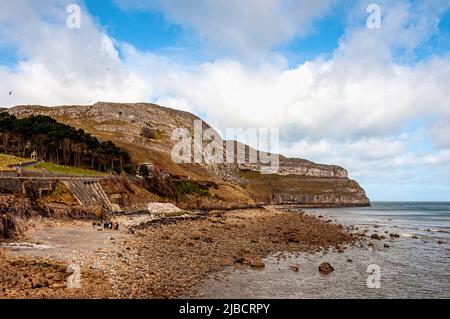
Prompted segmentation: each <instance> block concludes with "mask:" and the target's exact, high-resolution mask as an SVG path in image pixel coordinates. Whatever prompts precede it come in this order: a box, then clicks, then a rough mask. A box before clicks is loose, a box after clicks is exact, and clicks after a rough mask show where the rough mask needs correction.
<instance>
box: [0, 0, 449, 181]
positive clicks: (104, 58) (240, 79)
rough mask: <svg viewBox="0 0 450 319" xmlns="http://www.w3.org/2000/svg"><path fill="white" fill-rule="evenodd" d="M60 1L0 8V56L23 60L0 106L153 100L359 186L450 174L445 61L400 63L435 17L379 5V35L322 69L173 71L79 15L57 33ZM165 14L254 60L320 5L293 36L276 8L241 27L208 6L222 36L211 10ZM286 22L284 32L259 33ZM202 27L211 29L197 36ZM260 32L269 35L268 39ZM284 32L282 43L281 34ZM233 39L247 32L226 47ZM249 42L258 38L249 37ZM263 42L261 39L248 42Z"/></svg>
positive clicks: (356, 31)
mask: <svg viewBox="0 0 450 319" xmlns="http://www.w3.org/2000/svg"><path fill="white" fill-rule="evenodd" d="M66 2H67V3H68V1H66ZM66 2H59V1H46V2H45V4H42V3H41V4H40V6H39V7H38V6H37V5H35V2H32V1H24V0H18V1H15V2H12V3H9V4H8V8H6V7H5V6H6V4H5V3H4V2H0V36H1V37H0V39H1V40H0V45H5V44H6V45H9V46H13V47H14V48H16V49H17V51H18V52H19V54H20V56H21V57H22V58H21V62H20V63H19V64H18V65H17V66H16V67H14V68H13V69H11V68H7V67H2V66H0V87H1V88H2V89H1V90H2V91H3V92H1V91H0V105H2V106H11V105H16V104H44V105H58V104H86V103H94V102H96V101H99V100H107V101H126V102H135V101H152V102H157V103H160V104H163V105H166V106H170V107H175V108H181V109H184V110H189V111H193V112H194V113H196V114H199V115H201V116H202V117H205V118H206V119H207V120H208V121H209V122H210V123H211V124H213V125H214V126H216V127H219V128H221V129H224V128H226V127H274V126H275V127H280V128H281V130H282V134H283V137H284V141H283V143H284V151H285V152H286V153H287V155H291V156H300V157H304V158H308V159H312V160H316V161H320V162H328V163H336V164H339V165H343V166H344V167H346V168H348V169H349V171H350V174H351V176H352V177H356V178H362V179H363V180H369V179H370V178H372V179H373V178H378V179H380V180H391V181H395V180H404V181H408V180H411V179H415V178H417V174H418V172H417V170H416V168H420V169H422V170H432V169H433V170H436V171H439V172H442V171H445V170H446V169H448V168H449V166H450V164H449V162H450V155H449V153H448V150H445V148H449V147H450V145H449V144H448V141H449V140H450V138H449V122H448V121H446V120H445V119H449V118H450V107H449V106H450V91H449V90H448V88H449V87H450V55H449V54H447V55H442V56H435V57H430V58H428V59H426V60H423V61H421V62H420V63H408V64H406V63H403V62H404V61H403V60H404V59H406V60H409V59H410V56H411V54H412V52H413V51H412V50H413V49H414V48H415V47H416V46H417V45H418V44H419V43H421V42H422V41H423V40H424V39H427V38H428V37H429V36H430V35H431V34H433V30H434V28H435V25H436V21H437V16H439V14H438V13H439V12H441V11H442V8H440V9H439V10H441V11H439V10H437V9H435V8H434V9H433V10H428V11H425V10H422V9H421V10H419V11H417V12H416V11H414V14H413V13H412V9H411V8H410V7H409V6H408V5H404V4H403V3H400V4H397V5H389V6H388V7H386V8H385V10H384V12H385V18H384V20H383V27H382V28H381V29H380V30H368V29H366V28H364V27H352V28H351V29H349V30H348V31H347V32H346V35H345V37H343V38H342V40H341V42H340V44H339V48H338V49H337V50H336V51H335V52H334V54H333V55H332V56H331V57H330V58H329V59H321V58H317V59H314V60H311V61H308V62H306V63H304V64H302V65H299V66H297V67H294V68H288V67H287V66H286V61H284V60H283V58H280V56H279V55H277V56H274V55H270V59H269V60H266V61H265V62H259V63H257V65H255V64H250V65H248V64H246V63H243V62H242V61H239V60H237V59H234V58H223V59H217V60H215V61H212V62H210V63H196V64H181V63H179V62H176V61H173V60H171V59H170V58H167V57H163V56H159V55H156V54H153V53H151V52H140V51H138V50H136V49H135V48H134V47H133V46H131V45H129V44H127V43H120V42H117V41H115V40H114V39H112V38H111V37H109V36H108V35H107V34H106V33H105V32H104V31H103V30H102V29H101V27H99V26H97V25H95V23H93V22H92V19H91V17H90V16H89V15H88V14H87V13H86V12H85V14H84V15H83V18H82V27H81V29H79V30H70V29H67V28H66V27H65V18H66V16H67V13H66V11H65V5H66ZM176 3H177V2H168V3H167V4H165V6H168V7H167V8H166V7H165V8H164V10H166V11H167V13H168V14H169V17H170V18H171V19H173V20H174V21H176V22H179V23H181V21H182V20H183V21H185V20H184V19H187V20H186V21H188V22H183V23H187V25H189V26H190V27H193V28H196V29H198V30H197V32H200V33H201V32H206V33H205V34H203V35H204V36H205V37H207V38H214V36H217V35H220V34H221V32H226V31H227V28H229V30H230V34H223V35H220V36H221V37H222V40H223V42H227V43H228V44H230V45H233V46H235V45H237V46H241V45H244V47H245V46H249V47H253V48H252V50H253V49H254V50H255V52H256V51H260V50H264V49H267V48H270V47H271V46H273V45H276V44H278V43H280V42H279V41H288V40H289V39H290V38H292V37H293V36H296V35H298V34H301V32H303V31H302V30H303V27H305V28H306V27H307V25H309V24H310V20H311V19H313V18H314V17H316V16H318V15H320V14H322V13H323V9H320V8H319V7H320V6H324V7H327V6H328V2H327V3H325V2H323V3H321V5H318V6H317V7H313V12H312V13H309V14H307V13H302V14H305V15H306V16H307V17H306V16H305V18H304V19H303V18H302V19H300V18H299V22H298V24H296V25H295V27H292V28H293V29H295V34H293V33H292V32H291V31H290V30H291V27H288V26H290V24H291V23H297V22H292V20H295V17H292V15H291V14H290V13H289V14H287V13H286V12H284V11H283V10H286V9H276V10H275V9H274V10H271V8H273V7H272V6H275V8H278V7H277V6H278V5H279V2H278V1H266V2H263V3H262V4H261V7H260V8H259V9H258V10H261V11H257V12H255V15H254V16H253V18H254V20H252V21H244V20H245V18H246V16H245V15H249V13H248V12H250V11H249V10H251V7H246V6H247V5H250V4H251V2H248V4H244V3H242V4H241V5H242V6H244V7H243V11H242V13H239V15H238V16H237V17H234V18H235V19H236V20H232V18H233V16H231V17H230V15H232V14H231V12H232V8H234V7H233V6H236V5H237V2H235V1H231V2H229V3H228V2H227V3H228V4H225V2H223V3H222V2H220V3H221V5H222V6H226V7H220V6H219V8H221V10H222V11H223V19H225V18H227V19H228V18H229V19H230V20H229V23H228V25H227V24H224V26H223V28H224V30H221V29H220V28H219V27H217V28H218V29H217V28H216V29H214V28H215V26H216V23H215V22H212V21H209V19H213V18H214V17H215V16H216V17H217V19H219V20H218V21H217V25H219V26H221V24H220V23H223V22H224V21H223V20H221V19H222V15H221V14H220V13H221V10H218V9H214V10H216V11H214V10H213V8H209V6H211V4H207V2H199V3H200V4H201V5H202V6H206V7H207V8H208V10H213V11H212V12H213V13H214V14H212V15H211V16H207V17H206V18H205V19H206V20H205V21H201V19H200V17H199V16H197V15H196V13H195V12H191V11H192V10H191V9H193V8H191V9H189V10H188V11H186V12H185V13H183V12H182V10H178V11H179V12H178V11H177V10H175V9H174V8H176V7H175V4H176ZM245 3H247V2H245ZM159 5H161V6H162V5H163V4H161V3H160V4H159ZM12 6H14V7H12ZM172 6H173V8H172ZM228 6H229V7H228ZM264 8H266V9H264ZM383 8H384V7H383ZM269 9H270V10H269ZM7 10H11V11H9V13H5V12H7ZM173 10H175V11H177V12H175V11H173ZM227 10H228V11H227ZM246 10H247V11H246ZM172 11H173V12H172ZM272 11H273V12H272ZM11 12H13V13H14V14H12V13H11ZM362 13H363V15H365V10H362ZM419 13H420V14H419ZM180 14H183V15H184V14H186V15H189V14H192V16H189V17H184V16H180ZM272 14H273V15H272ZM286 14H287V16H286V19H287V22H286V23H287V24H286V26H283V24H282V25H278V24H277V23H273V24H272V23H267V21H272V19H273V21H278V20H277V19H278V18H277V16H278V15H280V16H285V15H286ZM292 14H294V15H295V14H297V13H292ZM267 15H270V16H269V17H268V16H267ZM49 17H51V19H50V18H49ZM21 21H27V22H28V23H26V24H23V23H21ZM219 22H220V23H219ZM263 22H264V23H263ZM261 24H262V26H261ZM208 25H210V26H211V30H203V28H206V26H208ZM259 26H261V29H259ZM271 27H273V28H275V29H274V30H272V31H273V33H272V31H271V30H267V28H269V29H270V28H271ZM284 28H287V29H289V32H286V33H283V32H284V31H283V30H284ZM206 29H208V28H206ZM233 29H235V30H239V29H243V30H246V31H248V32H246V33H245V34H239V35H236V37H237V38H233V37H232V36H233V35H234V33H233ZM255 30H256V31H255ZM209 31H210V32H211V33H208V32H209ZM255 32H256V33H258V32H260V34H257V36H256V37H255V38H253V36H254V35H255V34H254V33H255ZM377 32H378V33H377ZM275 34H278V35H279V36H280V39H275V38H276V36H275ZM264 35H266V36H267V39H265V40H261V39H259V38H258V37H263V36H264ZM252 41H255V42H252ZM1 42H3V43H1ZM260 44H261V45H260ZM399 48H400V49H403V50H404V51H405V52H407V54H406V55H402V56H401V59H399V57H398V55H396V54H394V52H395V50H397V49H399ZM119 51H120V52H121V55H119ZM10 90H12V91H13V94H12V95H11V96H9V95H8V94H7V92H9V91H10ZM421 118H430V119H431V120H430V123H431V124H430V126H429V127H428V128H427V129H429V130H430V132H431V133H430V134H431V136H432V137H433V138H434V141H435V143H436V145H437V146H439V147H442V148H443V149H442V150H440V151H432V150H431V151H430V150H428V153H423V152H419V151H418V150H417V149H414V143H415V140H414V138H412V137H411V136H409V135H408V134H405V133H404V126H405V124H408V123H409V121H410V120H417V119H421ZM433 119H437V120H435V121H434V122H433ZM384 172H388V174H385V173H384ZM447 174H448V173H447ZM422 175H424V174H423V173H422Z"/></svg>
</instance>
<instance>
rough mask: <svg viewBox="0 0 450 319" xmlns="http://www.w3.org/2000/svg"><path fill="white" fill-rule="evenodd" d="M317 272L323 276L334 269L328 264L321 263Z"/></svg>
mask: <svg viewBox="0 0 450 319" xmlns="http://www.w3.org/2000/svg"><path fill="white" fill-rule="evenodd" d="M319 271H320V272H321V273H323V274H329V273H330V272H333V271H334V268H333V267H332V266H331V265H330V263H328V262H324V263H321V264H320V266H319Z"/></svg>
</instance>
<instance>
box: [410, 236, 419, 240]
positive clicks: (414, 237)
mask: <svg viewBox="0 0 450 319" xmlns="http://www.w3.org/2000/svg"><path fill="white" fill-rule="evenodd" d="M411 238H412V239H417V238H419V237H417V236H416V235H413V236H412V237H411Z"/></svg>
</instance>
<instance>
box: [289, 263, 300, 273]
mask: <svg viewBox="0 0 450 319" xmlns="http://www.w3.org/2000/svg"><path fill="white" fill-rule="evenodd" d="M289 268H290V269H291V270H293V271H295V272H298V271H299V270H300V266H299V265H292V266H289Z"/></svg>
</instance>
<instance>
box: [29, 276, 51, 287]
mask: <svg viewBox="0 0 450 319" xmlns="http://www.w3.org/2000/svg"><path fill="white" fill-rule="evenodd" d="M48 286H49V282H48V279H47V278H45V277H43V276H37V277H34V278H32V279H31V287H32V288H33V289H38V288H45V287H48Z"/></svg>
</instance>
